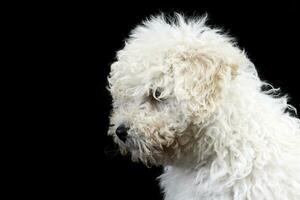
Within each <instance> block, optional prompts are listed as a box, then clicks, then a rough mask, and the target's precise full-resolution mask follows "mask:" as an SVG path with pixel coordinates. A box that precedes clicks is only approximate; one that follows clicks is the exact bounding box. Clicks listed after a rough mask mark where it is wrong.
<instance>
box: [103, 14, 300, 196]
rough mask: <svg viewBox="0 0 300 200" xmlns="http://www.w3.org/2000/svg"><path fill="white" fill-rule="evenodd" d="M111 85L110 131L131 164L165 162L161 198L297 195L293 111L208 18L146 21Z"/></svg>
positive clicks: (299, 164)
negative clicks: (206, 22)
mask: <svg viewBox="0 0 300 200" xmlns="http://www.w3.org/2000/svg"><path fill="white" fill-rule="evenodd" d="M283 70H284V69H283ZM108 81H109V90H110V92H111V95H112V97H113V111H112V113H111V118H110V121H111V127H110V129H109V134H110V135H113V137H114V141H115V142H116V143H118V144H119V146H120V151H121V152H122V153H126V152H130V153H131V156H132V159H133V160H134V161H136V160H140V161H142V162H143V163H145V164H146V165H163V166H165V171H164V174H163V175H161V177H160V181H161V187H162V189H163V191H164V194H165V199H166V200H199V199H210V200H212V199H213V200H215V199H220V200H221V199H222V200H226V199H236V200H237V199H249V200H250V199H252V200H259V199H276V200H285V199H289V200H299V199H300V120H299V119H298V118H296V117H294V112H295V109H294V108H293V107H292V106H290V105H289V104H287V97H286V96H278V89H274V88H273V87H272V86H271V85H270V84H268V83H265V82H263V81H262V80H260V78H259V77H258V75H257V71H256V69H255V67H254V65H253V63H251V61H250V60H249V59H248V58H247V56H246V55H245V52H244V51H241V50H240V49H239V48H238V47H237V46H236V44H235V42H234V41H233V39H232V38H229V37H228V36H226V35H225V34H224V33H222V32H221V31H220V30H217V29H213V28H210V27H208V26H207V25H205V17H202V18H199V19H185V18H184V17H183V16H181V15H176V17H175V19H174V20H173V21H172V20H167V19H165V17H163V16H158V17H152V18H151V19H149V20H147V21H145V22H144V23H143V24H142V25H140V26H138V27H136V28H135V29H134V30H133V31H132V33H131V35H130V38H129V39H128V40H127V41H126V45H125V47H124V48H123V49H122V50H120V51H119V52H118V53H117V61H116V62H114V63H113V64H112V66H111V72H110V75H109V77H108ZM262 87H264V88H268V89H267V90H266V89H264V90H262V89H261V88H262ZM141 199H143V198H142V197H141Z"/></svg>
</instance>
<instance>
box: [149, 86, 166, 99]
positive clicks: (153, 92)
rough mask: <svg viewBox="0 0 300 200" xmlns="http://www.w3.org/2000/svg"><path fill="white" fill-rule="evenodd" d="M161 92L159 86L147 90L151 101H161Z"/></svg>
mask: <svg viewBox="0 0 300 200" xmlns="http://www.w3.org/2000/svg"><path fill="white" fill-rule="evenodd" d="M161 93H162V89H161V88H156V89H155V90H153V89H150V91H149V97H150V98H151V100H153V101H162V100H163V99H162V98H161Z"/></svg>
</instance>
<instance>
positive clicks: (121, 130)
mask: <svg viewBox="0 0 300 200" xmlns="http://www.w3.org/2000/svg"><path fill="white" fill-rule="evenodd" d="M128 129H129V128H127V127H126V126H125V125H124V124H121V125H120V126H119V127H118V128H117V129H116V134H117V136H118V137H119V139H120V140H122V141H123V142H125V141H126V137H127V135H128V134H127V130H128Z"/></svg>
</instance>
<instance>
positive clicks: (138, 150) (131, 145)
mask: <svg viewBox="0 0 300 200" xmlns="http://www.w3.org/2000/svg"><path fill="white" fill-rule="evenodd" d="M117 143H118V145H119V150H120V153H121V155H123V156H129V157H131V160H132V161H133V162H141V163H143V164H145V165H146V166H147V167H151V166H160V165H162V164H163V159H162V154H163V153H162V152H160V151H158V149H156V148H153V147H151V146H150V145H149V144H146V143H143V142H141V141H137V140H133V139H127V140H126V141H125V142H123V141H120V140H119V141H117Z"/></svg>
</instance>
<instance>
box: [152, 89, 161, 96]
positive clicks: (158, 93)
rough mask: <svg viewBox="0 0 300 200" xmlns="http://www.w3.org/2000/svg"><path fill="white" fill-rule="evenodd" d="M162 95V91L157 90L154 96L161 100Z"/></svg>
mask: <svg viewBox="0 0 300 200" xmlns="http://www.w3.org/2000/svg"><path fill="white" fill-rule="evenodd" d="M160 95H161V91H159V90H155V93H154V96H155V97H156V98H159V96H160Z"/></svg>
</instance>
